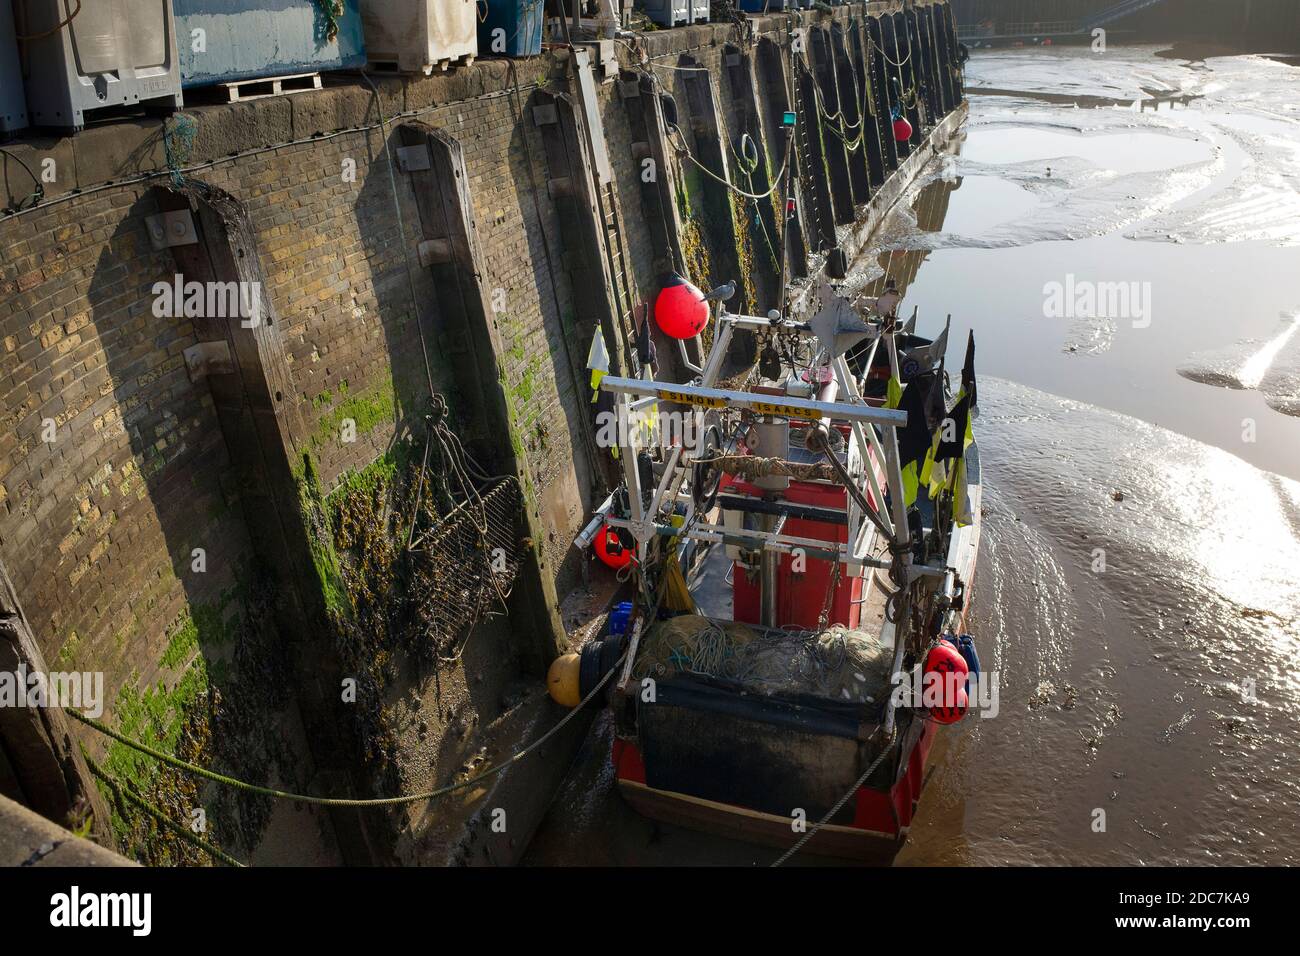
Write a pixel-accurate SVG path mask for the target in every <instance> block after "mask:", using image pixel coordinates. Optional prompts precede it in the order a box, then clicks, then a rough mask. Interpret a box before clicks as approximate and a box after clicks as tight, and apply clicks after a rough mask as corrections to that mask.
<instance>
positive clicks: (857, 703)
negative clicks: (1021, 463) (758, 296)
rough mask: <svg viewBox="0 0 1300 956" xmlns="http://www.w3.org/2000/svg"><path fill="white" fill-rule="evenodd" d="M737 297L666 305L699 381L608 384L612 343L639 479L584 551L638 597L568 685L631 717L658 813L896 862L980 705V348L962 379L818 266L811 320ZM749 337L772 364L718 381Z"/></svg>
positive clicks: (618, 412) (645, 787) (631, 464)
mask: <svg viewBox="0 0 1300 956" xmlns="http://www.w3.org/2000/svg"><path fill="white" fill-rule="evenodd" d="M683 286H684V288H683ZM730 291H731V290H730V289H722V290H715V291H714V292H713V293H710V294H708V295H705V294H703V293H702V292H700V290H698V289H695V288H694V287H693V286H690V284H689V283H688V282H685V280H681V279H679V278H674V279H673V280H671V281H670V282H669V283H667V284H666V285H665V292H664V293H661V295H660V299H659V301H658V302H657V304H656V319H657V320H658V323H659V325H660V327H661V328H662V329H664V330H665V331H670V330H671V331H672V332H673V333H675V336H676V337H677V338H678V339H679V340H682V341H683V342H684V340H686V339H688V338H690V339H691V341H692V342H694V343H695V345H696V347H697V353H696V354H697V355H698V356H699V359H698V360H695V361H693V360H692V359H691V357H690V354H688V351H687V349H686V348H685V346H684V344H683V346H682V348H681V362H680V363H678V367H679V368H682V367H684V368H685V369H686V374H685V375H684V376H682V377H683V378H684V379H685V380H684V381H677V382H673V381H661V380H658V379H656V377H655V371H654V365H653V364H652V363H649V362H646V363H642V364H641V368H640V372H639V376H638V377H619V376H615V375H610V374H607V373H606V371H605V368H604V367H603V366H604V364H605V363H603V362H601V361H600V360H599V358H598V357H599V356H600V355H601V353H602V352H603V345H602V343H600V342H599V341H597V342H595V343H593V348H592V355H593V357H595V358H593V361H592V371H593V385H594V386H595V387H596V388H597V389H598V390H599V391H600V392H601V393H604V395H606V396H609V399H611V400H612V402H609V406H610V407H612V414H613V415H614V417H615V419H616V421H617V423H618V426H619V427H618V428H617V429H616V430H615V432H614V433H616V434H617V436H618V441H619V445H618V448H617V460H618V462H619V463H620V466H621V468H622V479H623V480H622V483H621V485H620V486H619V487H618V488H617V489H616V490H615V491H614V493H613V494H611V495H610V496H609V498H608V499H607V500H606V501H605V502H604V503H603V504H602V505H601V506H600V507H599V508H598V509H596V511H595V513H594V514H593V515H592V517H591V520H590V522H589V523H588V524H587V525H586V526H585V527H584V528H583V530H582V532H581V533H580V534H579V535H578V536H577V539H576V541H575V546H576V547H578V548H581V549H592V550H593V551H594V552H595V554H596V555H597V556H598V557H599V558H600V559H601V560H602V561H604V562H605V563H607V564H609V565H611V566H612V567H614V568H616V569H617V570H618V573H619V575H620V576H621V577H622V578H624V579H626V581H627V583H628V585H629V587H630V588H632V589H633V591H634V594H633V597H632V599H631V600H630V601H627V602H624V603H622V604H620V605H619V606H618V607H617V608H616V609H615V611H614V613H612V614H611V615H610V619H609V624H608V627H607V628H606V632H605V633H604V634H603V635H601V636H600V637H598V638H596V639H593V640H591V641H589V642H588V643H587V644H586V645H585V646H584V647H583V648H582V649H581V651H580V653H577V654H573V655H569V656H567V657H565V658H561V659H560V660H558V661H557V662H556V664H555V665H554V666H553V667H552V669H551V673H550V675H549V680H550V683H551V690H552V694H553V696H555V698H556V699H557V700H559V701H561V702H563V703H567V704H569V705H570V706H573V705H576V704H578V703H579V702H585V701H587V700H591V699H603V700H604V701H605V702H606V703H607V705H608V706H609V707H610V708H611V709H612V711H613V718H614V727H615V740H614V743H613V748H612V753H611V755H610V759H611V760H612V762H613V766H614V770H615V773H616V776H617V780H618V788H619V790H620V792H621V794H622V796H623V798H624V799H626V800H627V802H628V803H629V804H631V805H632V806H633V807H635V808H636V809H637V810H638V811H640V812H641V813H643V814H645V815H647V816H650V817H653V818H656V819H660V820H664V821H668V822H671V823H676V824H679V825H684V826H686V827H690V828H696V829H703V830H708V831H712V832H715V833H721V834H724V835H728V836H731V837H734V838H736V839H740V840H744V841H748V842H751V843H759V844H766V845H770V846H772V847H776V848H779V849H781V850H784V851H785V853H786V855H787V856H788V855H789V854H790V853H792V852H794V851H795V850H799V851H801V852H804V853H808V854H812V855H816V856H826V857H840V858H848V859H853V860H859V861H865V862H870V863H877V864H883V863H888V862H890V861H892V860H893V858H894V856H895V855H896V854H897V853H898V851H899V849H900V848H901V846H902V845H903V843H904V841H905V840H906V837H907V834H908V830H909V827H910V826H911V823H912V820H913V817H914V814H915V813H916V808H917V803H918V800H919V799H920V796H921V791H922V787H923V785H924V783H925V779H926V769H925V768H926V759H927V756H928V755H929V753H930V750H931V747H932V745H933V743H934V740H935V735H936V732H937V730H938V727H939V726H941V725H942V724H945V723H952V722H955V721H956V720H958V719H961V718H962V717H963V716H964V715H965V714H966V713H967V711H968V710H971V709H973V708H974V705H975V703H976V683H975V679H976V677H977V675H978V658H977V656H976V654H975V649H974V642H973V640H972V638H971V637H970V635H969V634H968V628H967V621H968V616H969V610H970V595H971V588H972V585H973V581H974V574H975V566H976V559H977V554H978V546H979V535H980V518H979V514H980V468H979V452H978V446H977V444H976V443H975V441H974V439H973V432H972V427H971V419H972V418H973V417H975V415H976V411H977V406H976V391H975V377H974V339H973V337H972V338H971V339H970V340H969V341H968V344H967V352H966V361H965V363H964V364H963V366H962V368H961V371H960V382H959V384H957V383H954V384H949V381H950V380H951V379H954V378H955V377H956V376H954V375H951V374H949V372H948V371H947V369H946V368H945V356H944V351H945V348H946V340H947V329H946V327H945V330H944V333H943V334H942V335H941V336H939V337H937V338H936V340H934V341H931V340H929V339H925V338H922V337H919V336H917V335H916V334H915V324H916V317H915V315H914V316H913V319H912V320H911V321H910V322H908V323H900V322H898V321H897V320H896V319H895V318H894V317H893V316H892V315H889V316H881V315H876V314H873V313H872V312H871V310H870V309H869V308H864V307H863V306H862V305H861V304H860V303H855V302H853V301H851V300H850V299H849V298H848V297H847V296H846V295H844V294H842V292H841V291H840V290H838V289H837V288H835V287H833V286H832V285H831V284H830V283H829V281H828V280H824V279H823V280H822V281H821V283H820V285H819V287H818V288H817V290H816V291H815V293H814V294H812V295H811V296H809V297H808V300H807V305H806V306H805V307H804V309H803V310H802V313H801V314H799V315H788V316H787V315H781V314H779V313H775V312H774V313H770V314H769V315H767V316H751V315H741V314H732V313H730V312H728V310H727V308H726V300H727V298H728V297H729V294H730ZM668 293H671V296H672V297H673V302H668V305H669V306H670V307H672V308H673V309H675V310H676V312H677V313H678V314H676V315H674V316H669V317H668V318H667V319H666V318H665V317H664V316H663V315H662V314H661V312H662V311H663V310H664V307H665V301H666V299H665V295H666V294H668ZM674 302H675V303H676V304H675V305H674ZM683 308H684V309H685V310H686V314H687V318H686V319H684V320H683V318H682V316H681V310H682V309H683ZM706 324H711V326H712V340H711V345H710V347H709V348H708V349H707V350H705V349H704V348H703V347H702V346H700V345H699V343H700V339H699V338H696V337H695V336H696V335H697V334H698V332H700V331H701V330H702V329H703V327H704V326H705V325H706ZM741 333H746V334H747V335H748V336H749V337H750V338H749V341H751V342H757V348H758V353H757V354H758V356H759V361H758V362H757V363H756V365H755V367H754V370H753V371H752V372H751V373H750V374H749V376H748V377H747V378H745V379H744V380H743V381H742V382H741V383H740V384H739V385H738V386H737V385H736V383H735V382H734V381H733V382H731V383H728V384H725V385H724V384H720V381H719V380H720V371H721V370H722V369H723V368H724V367H726V364H727V356H728V354H729V349H730V348H731V346H732V343H733V342H734V341H738V336H739V335H740V334H741ZM664 364H667V363H664ZM676 426H680V427H676ZM909 675H910V676H909ZM931 690H933V691H934V693H930V691H931ZM774 856H775V854H774ZM780 859H782V860H783V859H785V857H784V856H782V857H780Z"/></svg>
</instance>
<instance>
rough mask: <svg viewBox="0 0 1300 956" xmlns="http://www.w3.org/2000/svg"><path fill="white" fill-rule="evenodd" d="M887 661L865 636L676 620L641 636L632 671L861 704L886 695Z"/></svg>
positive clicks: (686, 617) (690, 617) (841, 630)
mask: <svg viewBox="0 0 1300 956" xmlns="http://www.w3.org/2000/svg"><path fill="white" fill-rule="evenodd" d="M892 661H893V654H892V651H891V649H890V648H888V647H886V646H885V645H883V644H881V643H880V641H879V640H878V639H877V638H876V636H875V635H873V634H870V633H868V632H867V631H861V630H853V629H849V628H845V627H831V628H828V629H826V630H823V631H776V630H767V629H764V628H754V627H750V626H748V625H746V624H740V623H737V622H733V621H715V620H712V619H710V618H707V617H701V616H698V615H694V614H682V615H679V616H677V617H673V618H669V619H668V620H666V621H660V622H659V623H657V624H655V625H654V626H653V627H652V628H650V630H649V631H647V633H646V635H645V636H644V637H643V638H642V640H641V646H640V649H639V651H638V654H637V659H636V664H635V665H634V667H633V670H632V673H633V675H634V676H635V677H636V678H637V679H638V680H641V679H643V678H645V677H655V678H659V679H662V678H666V677H672V676H673V675H676V674H696V675H701V676H705V677H712V678H719V679H723V680H728V681H733V682H735V683H737V684H739V685H741V687H743V688H744V689H745V690H747V691H750V692H753V693H757V694H764V695H768V696H771V695H775V694H781V695H790V694H809V695H812V696H815V697H823V698H827V699H831V700H837V701H843V702H847V703H861V704H868V703H876V702H879V701H881V700H883V699H884V697H885V696H886V695H887V694H888V692H889V669H890V666H891V664H892Z"/></svg>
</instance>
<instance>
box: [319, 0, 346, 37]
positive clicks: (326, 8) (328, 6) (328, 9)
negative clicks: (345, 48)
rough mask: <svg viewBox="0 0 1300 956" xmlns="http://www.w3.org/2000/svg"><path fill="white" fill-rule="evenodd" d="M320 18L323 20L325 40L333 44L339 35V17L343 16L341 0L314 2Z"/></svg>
mask: <svg viewBox="0 0 1300 956" xmlns="http://www.w3.org/2000/svg"><path fill="white" fill-rule="evenodd" d="M316 6H317V7H319V8H320V12H321V16H323V17H324V18H325V40H326V42H327V43H329V42H333V41H334V40H335V39H336V38H337V37H338V35H339V17H341V16H343V0H316Z"/></svg>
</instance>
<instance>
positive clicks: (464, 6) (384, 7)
mask: <svg viewBox="0 0 1300 956" xmlns="http://www.w3.org/2000/svg"><path fill="white" fill-rule="evenodd" d="M361 23H362V27H363V28H364V30H365V33H366V57H367V58H368V59H369V61H370V65H371V66H372V67H395V68H396V69H397V71H398V72H400V73H425V74H428V73H432V72H433V70H434V68H435V67H437V68H438V69H442V70H445V69H447V68H448V67H450V66H451V65H452V64H454V63H461V62H465V63H472V62H473V61H474V58H475V57H476V56H478V4H477V3H476V2H475V0H362V3H361Z"/></svg>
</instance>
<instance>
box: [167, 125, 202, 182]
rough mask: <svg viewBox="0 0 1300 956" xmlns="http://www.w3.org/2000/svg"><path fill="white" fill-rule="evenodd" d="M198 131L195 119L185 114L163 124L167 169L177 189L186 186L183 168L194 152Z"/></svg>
mask: <svg viewBox="0 0 1300 956" xmlns="http://www.w3.org/2000/svg"><path fill="white" fill-rule="evenodd" d="M198 131H199V127H198V124H197V123H195V122H194V118H193V117H192V116H187V115H185V114H184V113H177V114H175V115H174V116H171V117H168V119H167V120H166V121H164V122H163V150H164V151H165V152H166V153H167V169H168V171H169V172H170V173H171V179H172V186H174V187H175V188H177V189H180V188H181V187H182V186H184V185H185V174H184V173H183V172H182V168H183V167H184V166H185V164H186V163H188V162H189V161H190V156H191V155H192V154H193V152H194V137H195V136H196V135H198Z"/></svg>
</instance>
